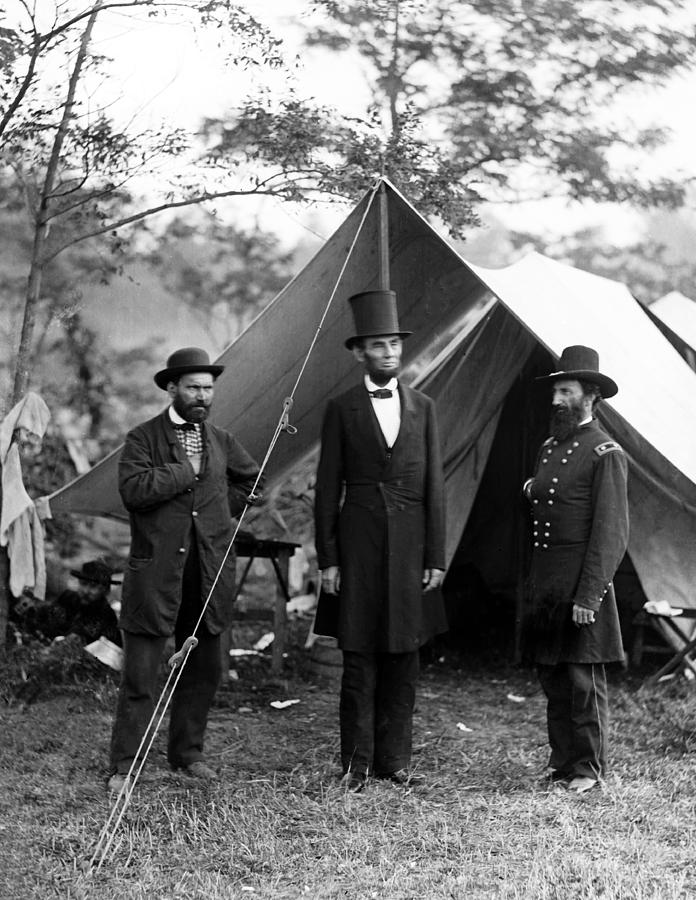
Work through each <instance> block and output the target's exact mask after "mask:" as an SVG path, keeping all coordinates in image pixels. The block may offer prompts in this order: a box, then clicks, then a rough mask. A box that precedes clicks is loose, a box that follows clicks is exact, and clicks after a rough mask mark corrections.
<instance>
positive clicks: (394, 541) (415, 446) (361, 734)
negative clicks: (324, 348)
mask: <svg viewBox="0 0 696 900" xmlns="http://www.w3.org/2000/svg"><path fill="white" fill-rule="evenodd" d="M350 302H351V305H352V310H353V317H354V319H355V326H356V334H355V335H353V336H352V337H350V338H348V340H347V341H346V347H347V348H348V349H349V350H352V352H353V353H354V355H355V357H356V359H357V360H358V361H359V362H360V363H361V364H362V366H363V369H364V377H363V379H362V380H361V383H360V384H358V385H356V386H355V387H353V388H351V389H350V390H348V391H346V392H345V393H344V394H341V396H339V397H336V398H335V399H333V400H331V401H330V402H329V404H328V407H327V410H326V414H325V417H324V425H323V429H322V441H321V457H320V460H319V468H318V470H317V482H316V504H315V523H316V545H317V558H318V564H319V568H320V569H321V587H322V593H321V597H320V600H319V607H318V610H317V618H316V623H315V630H316V631H317V633H318V634H328V635H331V636H334V637H337V638H338V642H339V646H340V647H341V649H342V650H343V680H342V683H341V699H340V724H341V762H342V766H343V771H344V773H345V786H346V789H347V790H348V791H352V792H358V791H360V790H362V788H363V786H364V784H365V781H366V779H367V777H368V775H373V774H374V775H375V776H377V777H381V778H385V779H389V780H391V781H392V782H394V783H397V784H406V785H409V784H413V783H414V779H413V775H412V773H411V771H410V768H409V767H410V761H411V726H412V717H413V707H414V702H415V692H416V682H417V679H418V669H419V653H418V651H419V647H420V646H421V645H422V644H423V643H425V641H427V640H428V638H430V637H431V636H432V635H434V634H437V633H439V632H442V631H445V630H446V628H447V625H446V619H445V613H444V606H443V602H442V597H441V596H440V594H439V592H438V591H436V590H435V588H437V587H439V585H440V583H441V581H442V578H443V575H444V571H443V570H444V567H445V532H444V496H443V473H442V463H441V460H440V446H439V440H438V434H437V427H436V423H435V407H434V404H433V402H432V400H431V399H430V398H429V397H426V396H425V395H424V394H421V393H420V392H419V391H415V390H411V389H410V388H408V387H406V386H404V385H402V384H400V383H399V381H398V379H397V376H398V374H399V369H400V363H401V350H402V339H403V338H404V337H406V336H407V335H408V334H409V333H410V332H403V331H401V330H400V328H399V324H398V321H397V311H396V295H395V294H394V292H393V291H367V292H365V293H362V294H356V295H355V296H354V297H351V298H350Z"/></svg>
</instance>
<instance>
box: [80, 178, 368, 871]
mask: <svg viewBox="0 0 696 900" xmlns="http://www.w3.org/2000/svg"><path fill="white" fill-rule="evenodd" d="M381 183H382V180H381V178H380V179H378V180H377V182H376V183H375V184H374V186H373V187H372V188H371V189H370V194H369V199H368V200H367V202H366V204H365V210H364V212H363V215H362V218H361V220H360V224H359V225H358V227H357V229H356V232H355V234H354V236H353V240H352V242H351V245H350V247H349V248H348V252H347V254H346V257H345V259H344V261H343V264H342V266H341V269H340V271H339V273H338V276H337V278H336V282H335V284H334V286H333V289H332V290H331V293H330V295H329V299H328V300H327V302H326V305H325V307H324V311H323V313H322V315H321V318H320V320H319V323H318V325H317V327H316V329H315V332H314V336H313V337H312V340H311V342H310V345H309V348H308V349H307V352H306V353H305V356H304V359H303V361H302V365H301V366H300V371H299V372H298V375H297V378H296V379H295V383H294V384H293V387H292V390H291V391H290V394H289V395H288V396H287V397H286V398H285V399H284V400H283V409H282V412H281V414H280V417H279V419H278V422H277V424H276V427H275V430H274V432H273V436H272V437H271V440H270V441H269V444H268V449H267V450H266V455H265V456H264V458H263V461H262V463H261V465H260V467H259V473H258V475H257V477H256V480H255V482H254V485H253V487H252V489H251V492H250V494H249V496H248V498H247V502H246V504H245V505H244V508H243V510H242V512H241V513H240V515H239V517H238V519H237V525H236V527H235V529H234V533H233V535H232V538H231V540H230V542H229V544H228V545H227V549H226V551H225V554H224V556H223V558H222V562H221V563H220V566H219V568H218V570H217V573H216V575H215V579H214V580H213V584H212V586H211V588H210V590H209V591H208V595H207V597H206V599H205V602H204V603H203V608H202V610H201V612H200V615H199V616H198V620H197V622H196V625H195V627H194V629H193V632H192V633H191V635H190V636H189V637H187V638H186V640H185V641H184V643H183V644H182V646H181V648H180V649H179V650H178V651H177V652H176V653H174V654H173V655H172V656H171V657H170V659H169V667H170V672H169V675H168V676H167V680H166V682H165V684H164V687H163V688H162V691H161V693H160V696H159V698H158V700H157V703H156V705H155V709H154V711H153V713H152V716H151V717H150V721H149V722H148V725H147V728H146V729H145V733H144V735H143V737H142V740H141V741H140V745H139V746H138V750H137V752H136V754H135V758H134V759H133V762H132V763H131V766H130V768H129V769H128V773H127V775H126V778H125V780H124V783H123V786H122V788H121V790H120V791H119V793H118V795H117V797H116V799H115V801H114V803H113V805H112V807H111V811H110V813H109V816H108V818H107V820H106V822H105V823H104V826H103V827H102V830H101V832H100V834H99V838H98V839H97V843H96V846H95V848H94V851H93V853H92V856H91V858H90V860H89V862H88V863H87V866H86V871H87V873H88V874H89V873H91V872H92V871H95V870H96V871H97V872H98V871H99V870H100V869H101V867H102V865H103V864H104V862H105V860H106V858H107V856H108V855H109V851H110V850H111V847H112V845H113V842H114V839H115V837H116V833H117V831H118V828H119V826H120V824H121V822H122V821H123V817H124V815H125V813H126V810H127V809H128V806H129V805H130V800H131V797H132V796H133V792H134V790H135V787H136V784H137V782H138V778H139V777H140V774H141V772H142V770H143V768H144V766H145V763H146V761H147V757H148V755H149V753H150V750H151V748H152V745H153V743H154V740H155V738H156V736H157V732H158V731H159V727H160V725H161V723H162V720H163V719H164V716H165V714H166V712H167V709H168V707H169V703H170V701H171V698H172V695H173V693H174V691H175V690H176V686H177V684H178V683H179V679H180V678H181V675H182V673H183V670H184V666H185V665H186V662H187V660H188V658H189V655H190V654H191V652H192V651H193V650H194V649H195V647H196V646H197V644H198V638H197V637H196V634H197V632H198V629H199V627H200V625H201V622H202V621H203V618H204V616H205V613H206V610H207V608H208V605H209V603H210V600H211V597H212V596H213V593H214V591H215V588H216V586H217V583H218V581H219V579H220V575H221V573H222V570H223V569H224V566H225V563H226V562H227V559H228V557H229V555H230V553H231V552H232V547H233V546H234V542H235V540H236V538H237V534H238V533H239V529H240V527H241V525H242V522H243V521H244V517H245V516H246V513H247V511H248V509H249V507H250V506H252V505H253V504H254V503H255V502H256V500H257V499H258V495H257V493H256V492H257V490H258V488H259V484H260V483H261V480H262V479H263V475H264V472H265V470H266V466H267V465H268V460H269V459H270V457H271V454H272V453H273V450H274V448H275V446H276V444H277V442H278V439H279V438H280V435H281V434H282V432H283V431H285V432H286V433H287V434H289V435H293V434H296V433H297V429H296V428H295V426H294V425H291V424H290V411H291V410H292V407H293V404H294V402H295V394H296V392H297V389H298V387H299V384H300V381H301V380H302V376H303V375H304V372H305V369H306V368H307V364H308V362H309V359H310V356H311V355H312V352H313V350H314V347H315V346H316V343H317V341H318V339H319V334H320V332H321V330H322V328H323V326H324V322H325V321H326V317H327V315H328V313H329V310H330V308H331V304H332V303H333V300H334V297H335V296H336V292H337V290H338V288H339V286H340V284H341V281H342V279H343V275H344V273H345V270H346V267H347V266H348V263H349V262H350V258H351V256H352V254H353V251H354V249H355V245H356V243H357V241H358V238H359V236H360V234H361V233H362V230H363V226H364V225H365V220H366V219H367V216H368V213H369V212H370V209H371V208H372V204H373V202H374V199H375V197H376V195H377V192H378V190H379V188H380V185H381Z"/></svg>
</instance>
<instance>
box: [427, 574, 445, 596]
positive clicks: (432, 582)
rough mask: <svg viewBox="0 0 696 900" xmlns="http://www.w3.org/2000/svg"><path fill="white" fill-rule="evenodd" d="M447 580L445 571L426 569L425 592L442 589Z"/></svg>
mask: <svg viewBox="0 0 696 900" xmlns="http://www.w3.org/2000/svg"><path fill="white" fill-rule="evenodd" d="M444 578H445V570H444V569H424V570H423V590H424V591H433V590H435V588H438V587H440V585H441V584H442V582H443V580H444Z"/></svg>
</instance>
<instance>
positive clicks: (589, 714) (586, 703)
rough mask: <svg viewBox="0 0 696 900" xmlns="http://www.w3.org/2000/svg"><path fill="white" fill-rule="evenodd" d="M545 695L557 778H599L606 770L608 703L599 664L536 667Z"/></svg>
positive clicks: (550, 762) (553, 767)
mask: <svg viewBox="0 0 696 900" xmlns="http://www.w3.org/2000/svg"><path fill="white" fill-rule="evenodd" d="M538 674H539V682H540V684H541V687H542V689H543V691H544V693H545V694H546V698H547V701H548V704H547V712H546V718H547V725H548V732H549V744H550V745H551V758H550V759H549V766H550V767H551V768H552V769H554V770H555V771H556V772H558V773H559V774H560V775H568V776H575V775H586V776H589V777H590V778H599V777H600V776H602V775H604V773H605V771H606V766H607V738H608V734H609V703H608V695H607V678H606V673H605V671H604V666H603V665H602V664H601V663H558V665H555V666H543V665H540V666H538Z"/></svg>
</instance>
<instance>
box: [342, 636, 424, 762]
mask: <svg viewBox="0 0 696 900" xmlns="http://www.w3.org/2000/svg"><path fill="white" fill-rule="evenodd" d="M419 670H420V659H419V654H418V651H417V650H415V651H413V652H411V653H356V652H354V651H351V650H344V651H343V679H342V681H341V700H340V721H341V764H342V766H343V771H344V772H355V773H357V774H360V775H366V774H368V773H370V774H371V773H373V772H374V773H375V774H377V775H386V774H389V773H391V772H396V771H398V770H399V769H403V768H406V767H407V766H408V765H409V763H410V762H411V733H412V723H413V707H414V705H415V701H416V683H417V681H418V674H419Z"/></svg>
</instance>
